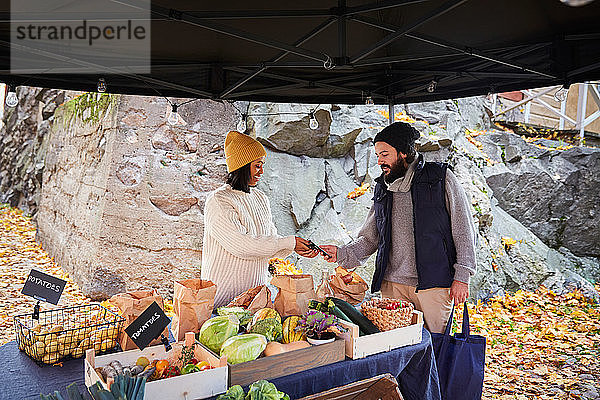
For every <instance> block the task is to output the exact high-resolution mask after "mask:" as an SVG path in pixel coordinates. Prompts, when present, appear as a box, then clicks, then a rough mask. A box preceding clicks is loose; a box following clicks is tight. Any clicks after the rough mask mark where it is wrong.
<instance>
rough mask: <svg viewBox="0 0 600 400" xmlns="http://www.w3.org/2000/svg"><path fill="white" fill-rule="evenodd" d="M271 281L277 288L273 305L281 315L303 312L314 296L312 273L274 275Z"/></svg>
mask: <svg viewBox="0 0 600 400" xmlns="http://www.w3.org/2000/svg"><path fill="white" fill-rule="evenodd" d="M271 283H272V284H273V285H275V286H277V287H278V288H279V293H277V296H276V297H275V302H274V305H275V310H276V311H277V312H278V313H279V314H280V315H281V316H282V317H287V316H288V315H302V314H305V313H306V312H307V311H308V302H309V301H310V300H312V299H315V298H316V294H315V287H314V284H313V278H312V275H275V277H273V279H272V280H271Z"/></svg>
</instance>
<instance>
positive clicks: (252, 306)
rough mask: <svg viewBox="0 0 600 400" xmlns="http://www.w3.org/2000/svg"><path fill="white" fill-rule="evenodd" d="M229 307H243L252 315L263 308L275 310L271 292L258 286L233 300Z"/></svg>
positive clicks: (264, 287)
mask: <svg viewBox="0 0 600 400" xmlns="http://www.w3.org/2000/svg"><path fill="white" fill-rule="evenodd" d="M227 307H242V308H244V309H246V310H248V311H250V312H251V313H255V312H256V311H258V310H260V309H261V308H273V302H271V291H270V290H269V288H268V287H266V286H265V285H260V286H256V287H254V288H252V289H249V290H246V291H245V292H244V293H242V294H240V295H239V296H237V297H236V298H235V299H233V300H231V302H230V303H229V304H227Z"/></svg>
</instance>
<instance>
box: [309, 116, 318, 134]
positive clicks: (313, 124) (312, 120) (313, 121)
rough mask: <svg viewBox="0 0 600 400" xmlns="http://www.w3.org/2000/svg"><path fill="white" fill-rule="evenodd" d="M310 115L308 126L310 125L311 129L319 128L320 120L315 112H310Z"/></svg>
mask: <svg viewBox="0 0 600 400" xmlns="http://www.w3.org/2000/svg"><path fill="white" fill-rule="evenodd" d="M308 116H309V117H310V121H309V122H308V126H309V127H310V129H312V130H315V129H317V128H318V127H319V121H317V118H316V117H315V113H313V112H311V113H310V114H308Z"/></svg>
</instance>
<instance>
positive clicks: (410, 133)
mask: <svg viewBox="0 0 600 400" xmlns="http://www.w3.org/2000/svg"><path fill="white" fill-rule="evenodd" d="M420 136H421V134H420V133H419V131H418V130H416V129H415V128H413V127H412V126H410V125H409V124H407V123H405V122H394V123H393V124H391V125H389V126H386V127H385V128H383V129H382V130H381V132H379V133H378V134H377V135H375V138H374V139H373V143H377V142H385V143H387V144H389V145H390V146H392V147H393V148H395V149H396V151H399V152H401V153H403V154H405V155H411V154H413V153H414V152H415V141H416V140H417V139H418V138H419V137H420Z"/></svg>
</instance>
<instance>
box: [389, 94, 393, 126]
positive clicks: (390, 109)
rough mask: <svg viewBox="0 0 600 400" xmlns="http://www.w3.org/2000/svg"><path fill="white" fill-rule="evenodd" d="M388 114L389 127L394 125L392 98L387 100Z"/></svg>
mask: <svg viewBox="0 0 600 400" xmlns="http://www.w3.org/2000/svg"><path fill="white" fill-rule="evenodd" d="M388 114H389V117H388V122H389V124H390V125H391V124H393V123H394V120H395V118H394V115H395V114H394V100H393V99H392V98H390V99H389V100H388Z"/></svg>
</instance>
